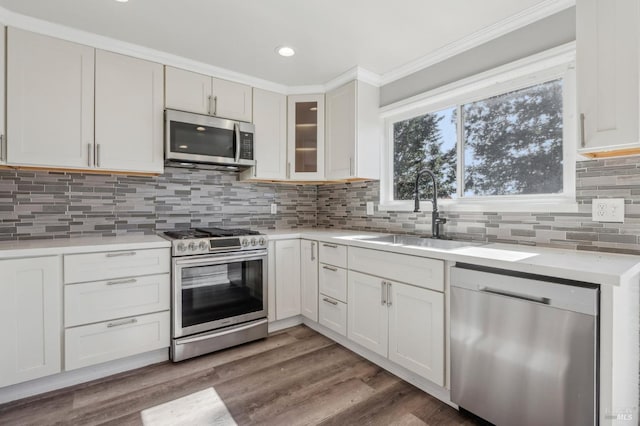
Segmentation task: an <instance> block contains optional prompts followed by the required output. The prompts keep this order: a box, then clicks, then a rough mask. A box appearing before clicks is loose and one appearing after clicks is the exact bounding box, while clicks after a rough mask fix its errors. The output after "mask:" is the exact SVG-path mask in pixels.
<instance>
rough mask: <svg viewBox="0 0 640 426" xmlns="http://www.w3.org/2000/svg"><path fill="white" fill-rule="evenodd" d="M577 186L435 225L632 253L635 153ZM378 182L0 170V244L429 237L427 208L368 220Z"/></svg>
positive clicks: (638, 191)
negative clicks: (227, 236) (527, 203)
mask: <svg viewBox="0 0 640 426" xmlns="http://www.w3.org/2000/svg"><path fill="white" fill-rule="evenodd" d="M576 182H577V188H576V195H577V201H578V203H579V210H578V212H576V213H557V212H552V211H550V212H542V213H501V212H444V214H443V216H444V217H446V218H447V221H448V222H447V224H446V225H445V226H444V231H445V233H446V234H448V235H450V236H452V237H454V238H459V239H467V240H477V241H488V242H507V243H517V244H527V245H540V246H551V247H563V248H570V249H579V250H598V251H613V252H623V253H633V254H640V241H639V240H638V236H639V235H640V156H634V157H626V158H618V159H605V160H593V161H582V162H579V163H578V164H577V177H576ZM379 188H380V185H379V183H378V182H354V183H344V184H332V185H321V186H318V187H316V186H312V185H308V186H303V185H288V184H268V183H248V182H240V181H238V179H237V175H235V174H232V173H224V172H217V171H201V170H200V171H194V170H188V169H179V168H167V169H166V171H165V173H164V174H163V175H161V176H157V177H136V176H120V175H91V174H82V173H64V172H45V171H37V172H36V171H14V170H0V240H16V239H31V238H66V237H70V236H76V235H91V234H100V235H118V234H123V233H142V234H149V233H153V232H156V231H162V230H167V229H173V228H188V227H192V226H199V225H202V226H205V225H206V226H223V227H236V226H237V227H251V228H257V229H270V228H271V229H273V228H299V227H315V226H317V227H320V228H343V229H354V230H367V231H380V232H400V233H412V234H422V235H425V234H429V232H430V227H431V215H430V213H429V212H426V213H410V212H381V211H378V210H377V209H376V212H375V214H374V215H373V216H367V215H366V202H367V201H373V202H374V203H375V204H376V205H377V204H378V202H379V193H380V190H379ZM594 197H595V198H597V197H600V198H612V197H623V198H625V200H626V205H625V211H626V214H625V223H624V224H618V223H609V224H605V223H597V222H593V221H591V202H592V199H593V198H594ZM272 203H276V204H278V213H277V214H276V215H271V214H270V205H271V204H272Z"/></svg>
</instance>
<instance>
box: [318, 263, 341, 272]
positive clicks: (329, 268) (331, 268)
mask: <svg viewBox="0 0 640 426" xmlns="http://www.w3.org/2000/svg"><path fill="white" fill-rule="evenodd" d="M322 269H328V270H329V271H332V272H338V268H333V267H331V266H327V265H322Z"/></svg>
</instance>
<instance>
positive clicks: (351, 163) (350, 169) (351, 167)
mask: <svg viewBox="0 0 640 426" xmlns="http://www.w3.org/2000/svg"><path fill="white" fill-rule="evenodd" d="M353 168H354V167H353V157H349V176H353Z"/></svg>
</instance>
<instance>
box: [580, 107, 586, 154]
mask: <svg viewBox="0 0 640 426" xmlns="http://www.w3.org/2000/svg"><path fill="white" fill-rule="evenodd" d="M584 120H585V117H584V113H580V146H581V147H583V148H584V147H585V145H586V144H587V141H586V140H585V138H584Z"/></svg>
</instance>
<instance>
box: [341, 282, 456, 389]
mask: <svg viewBox="0 0 640 426" xmlns="http://www.w3.org/2000/svg"><path fill="white" fill-rule="evenodd" d="M389 273H390V274H393V270H390V271H389ZM348 289H349V296H348V312H349V320H348V327H347V329H348V337H349V339H351V340H353V341H354V342H356V343H358V344H359V345H361V346H363V347H365V348H367V349H369V350H371V351H373V352H375V353H377V354H379V355H381V356H384V357H388V358H389V359H390V360H391V361H393V362H395V363H397V364H398V365H401V366H403V367H404V368H406V369H408V370H410V371H412V372H414V373H416V374H419V375H420V376H422V377H424V378H426V379H428V380H430V381H432V382H434V383H436V384H437V385H440V386H444V375H445V365H444V352H445V338H444V294H442V293H439V292H436V291H432V290H427V289H424V288H420V287H416V286H413V285H408V284H403V283H398V282H395V281H390V280H387V279H384V278H379V277H375V276H372V275H367V274H362V273H359V272H354V271H349V281H348Z"/></svg>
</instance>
